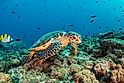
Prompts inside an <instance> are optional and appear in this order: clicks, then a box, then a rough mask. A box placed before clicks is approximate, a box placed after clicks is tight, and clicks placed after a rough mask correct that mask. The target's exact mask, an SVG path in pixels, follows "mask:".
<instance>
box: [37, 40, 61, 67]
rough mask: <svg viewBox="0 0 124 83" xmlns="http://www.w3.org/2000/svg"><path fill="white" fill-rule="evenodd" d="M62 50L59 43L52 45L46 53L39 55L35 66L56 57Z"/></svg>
mask: <svg viewBox="0 0 124 83" xmlns="http://www.w3.org/2000/svg"><path fill="white" fill-rule="evenodd" d="M61 48H62V45H61V43H60V42H59V41H58V42H54V43H52V44H51V45H50V46H49V47H48V48H47V49H46V50H45V51H43V52H42V54H39V55H38V56H40V58H39V60H38V61H37V62H36V63H35V65H39V64H42V63H43V62H44V61H46V60H47V59H48V58H50V57H52V56H54V55H56V53H57V52H59V51H60V50H61Z"/></svg>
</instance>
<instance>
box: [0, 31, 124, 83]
mask: <svg viewBox="0 0 124 83" xmlns="http://www.w3.org/2000/svg"><path fill="white" fill-rule="evenodd" d="M81 39H82V43H80V44H78V45H77V50H78V51H77V54H76V56H74V57H73V60H71V58H70V55H72V56H73V53H72V50H73V47H70V46H69V45H67V46H66V47H64V48H62V49H61V50H60V51H59V52H57V53H56V56H53V57H51V58H48V59H47V60H46V61H44V63H42V64H39V65H33V64H31V65H30V64H28V63H25V61H26V60H27V57H28V54H29V53H28V49H27V48H26V46H25V44H24V43H23V42H22V41H15V42H11V43H7V44H2V43H1V44H0V71H1V73H0V82H4V83H124V79H123V78H124V32H120V33H116V32H113V31H112V32H111V31H110V32H106V33H102V34H98V35H96V36H92V37H88V36H87V37H82V38H81ZM38 53H42V52H38ZM33 58H35V59H38V58H39V56H35V55H34V57H33ZM35 59H34V62H35ZM38 60H39V59H38ZM32 63H33V61H32Z"/></svg>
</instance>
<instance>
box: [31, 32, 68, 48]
mask: <svg viewBox="0 0 124 83" xmlns="http://www.w3.org/2000/svg"><path fill="white" fill-rule="evenodd" d="M65 34H66V32H65V31H54V32H50V33H47V34H46V35H43V36H42V37H41V38H40V39H39V40H38V41H37V42H36V43H35V44H34V45H33V46H32V47H31V48H35V47H37V46H41V45H43V44H44V43H46V42H48V41H49V40H51V38H53V39H56V38H57V37H58V36H59V35H60V36H64V35H65Z"/></svg>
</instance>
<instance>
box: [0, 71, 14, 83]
mask: <svg viewBox="0 0 124 83" xmlns="http://www.w3.org/2000/svg"><path fill="white" fill-rule="evenodd" d="M0 83H12V80H11V77H10V75H9V74H5V73H3V72H0Z"/></svg>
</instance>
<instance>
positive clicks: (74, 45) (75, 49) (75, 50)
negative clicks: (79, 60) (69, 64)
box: [70, 43, 78, 60]
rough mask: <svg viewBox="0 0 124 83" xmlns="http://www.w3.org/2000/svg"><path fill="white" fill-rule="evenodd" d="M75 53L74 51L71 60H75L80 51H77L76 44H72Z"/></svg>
mask: <svg viewBox="0 0 124 83" xmlns="http://www.w3.org/2000/svg"><path fill="white" fill-rule="evenodd" d="M70 45H71V47H72V49H73V51H72V54H71V56H70V59H71V60H73V58H74V56H75V55H76V54H77V52H78V50H77V45H76V44H74V43H70Z"/></svg>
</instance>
